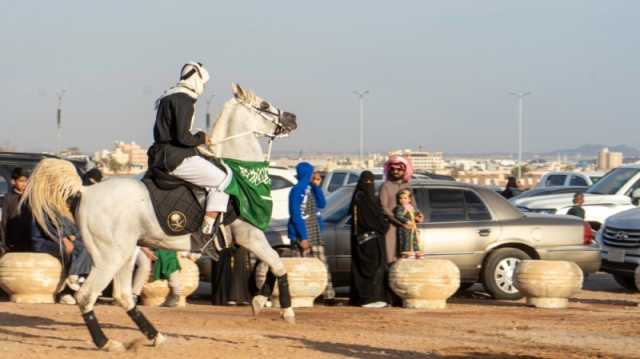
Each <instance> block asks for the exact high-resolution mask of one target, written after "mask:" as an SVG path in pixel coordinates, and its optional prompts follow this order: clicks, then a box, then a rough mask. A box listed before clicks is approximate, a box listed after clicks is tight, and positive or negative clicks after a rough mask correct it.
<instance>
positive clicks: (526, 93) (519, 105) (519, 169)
mask: <svg viewBox="0 0 640 359" xmlns="http://www.w3.org/2000/svg"><path fill="white" fill-rule="evenodd" d="M509 94H510V95H513V96H516V97H517V98H518V179H520V178H521V177H522V102H523V99H524V97H525V96H528V95H531V92H530V91H527V92H509Z"/></svg>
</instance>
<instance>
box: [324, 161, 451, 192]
mask: <svg viewBox="0 0 640 359" xmlns="http://www.w3.org/2000/svg"><path fill="white" fill-rule="evenodd" d="M362 171H363V170H347V169H342V170H334V171H331V172H329V173H327V174H326V175H325V176H324V177H323V179H322V184H321V185H320V186H321V187H322V190H323V191H324V193H325V194H327V195H328V194H331V193H333V192H334V191H336V190H337V189H339V188H341V187H343V186H346V185H349V184H355V183H357V182H358V178H360V173H362ZM369 171H371V172H372V173H373V177H374V179H375V180H376V181H377V180H383V179H384V171H383V170H382V169H381V168H373V169H369ZM412 178H413V179H414V180H427V179H436V180H450V181H455V179H454V178H453V177H451V176H446V175H438V174H435V173H431V172H426V171H424V172H422V171H416V172H415V173H414V174H413V176H412Z"/></svg>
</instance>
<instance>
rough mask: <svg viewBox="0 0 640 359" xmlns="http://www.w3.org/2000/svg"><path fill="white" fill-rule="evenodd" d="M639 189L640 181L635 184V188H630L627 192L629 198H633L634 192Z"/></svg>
mask: <svg viewBox="0 0 640 359" xmlns="http://www.w3.org/2000/svg"><path fill="white" fill-rule="evenodd" d="M638 188H640V179H639V180H637V181H636V183H634V184H633V186H631V188H629V190H628V191H627V196H629V197H631V194H632V193H633V191H635V190H636V189H638Z"/></svg>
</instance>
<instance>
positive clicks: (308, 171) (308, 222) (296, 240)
mask: <svg viewBox="0 0 640 359" xmlns="http://www.w3.org/2000/svg"><path fill="white" fill-rule="evenodd" d="M296 172H297V178H298V183H297V184H296V185H295V186H293V188H292V189H291V192H290V193H289V225H288V227H287V229H288V235H289V239H290V240H291V244H292V245H293V246H296V247H297V248H296V249H297V250H296V251H295V252H297V253H299V254H300V255H302V256H303V257H316V258H318V259H320V260H321V261H322V262H323V263H324V265H325V267H326V268H327V276H328V284H327V288H326V289H325V292H324V293H323V299H324V300H325V302H326V303H330V302H332V301H333V300H334V299H335V291H334V289H333V286H332V284H331V274H330V271H329V266H328V264H327V258H326V256H325V248H324V242H323V241H322V237H321V236H320V230H321V223H320V221H321V218H320V216H319V215H318V213H319V209H322V208H324V207H325V205H326V201H325V198H324V194H323V192H322V188H320V182H321V177H320V176H319V173H315V172H314V171H313V166H312V165H311V164H310V163H308V162H301V163H299V164H298V165H297V166H296Z"/></svg>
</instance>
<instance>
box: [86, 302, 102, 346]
mask: <svg viewBox="0 0 640 359" xmlns="http://www.w3.org/2000/svg"><path fill="white" fill-rule="evenodd" d="M82 319H84V323H85V324H86V325H87V328H89V334H91V339H93V343H94V344H95V345H96V346H97V347H98V348H102V347H104V346H105V345H106V344H107V341H108V339H107V337H106V336H105V335H104V332H103V331H102V328H100V323H98V318H96V315H95V314H94V313H93V310H92V311H90V312H89V313H85V314H82Z"/></svg>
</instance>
